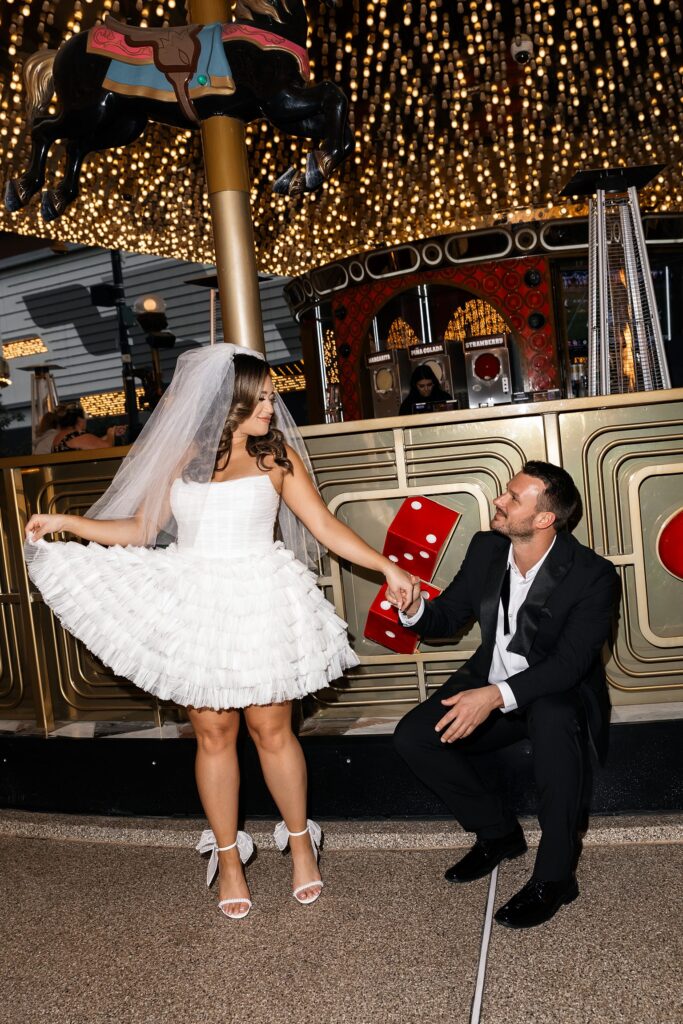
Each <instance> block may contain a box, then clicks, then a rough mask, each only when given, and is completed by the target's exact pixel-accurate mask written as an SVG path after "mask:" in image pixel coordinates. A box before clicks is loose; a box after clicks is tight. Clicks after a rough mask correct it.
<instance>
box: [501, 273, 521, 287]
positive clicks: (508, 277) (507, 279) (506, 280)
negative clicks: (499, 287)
mask: <svg viewBox="0 0 683 1024" xmlns="http://www.w3.org/2000/svg"><path fill="white" fill-rule="evenodd" d="M503 285H504V287H505V288H507V290H508V291H509V292H512V291H514V290H515V288H519V276H518V275H517V274H515V273H514V271H512V270H508V271H507V272H506V273H505V274H504V275H503Z"/></svg>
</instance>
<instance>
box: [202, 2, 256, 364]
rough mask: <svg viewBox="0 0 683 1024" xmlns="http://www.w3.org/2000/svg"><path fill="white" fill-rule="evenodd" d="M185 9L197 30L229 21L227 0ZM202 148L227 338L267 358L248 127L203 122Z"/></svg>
mask: <svg viewBox="0 0 683 1024" xmlns="http://www.w3.org/2000/svg"><path fill="white" fill-rule="evenodd" d="M187 10H188V17H189V21H190V23H192V24H195V25H208V24H211V23H212V22H215V21H220V22H224V21H228V20H229V13H228V4H227V3H225V0H188V2H187ZM202 145H203V147H204V167H205V169H206V184H207V188H208V190H209V202H210V204H211V223H212V228H213V244H214V251H215V254H216V273H217V275H218V291H219V295H220V303H221V320H222V323H223V337H224V339H225V341H230V342H233V344H235V345H243V346H244V347H245V348H251V349H255V350H256V351H257V352H263V353H265V350H266V347H265V341H264V337H263V320H262V318H261V300H260V297H259V286H258V271H257V269H256V254H255V249H254V229H253V226H252V222H251V209H250V205H249V164H248V161H247V150H246V146H245V142H244V125H243V124H242V122H241V121H238V120H237V119H235V118H232V117H210V118H208V120H206V121H202Z"/></svg>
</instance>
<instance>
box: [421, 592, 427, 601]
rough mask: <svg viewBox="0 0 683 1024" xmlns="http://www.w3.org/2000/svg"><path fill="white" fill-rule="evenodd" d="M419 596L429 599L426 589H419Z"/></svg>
mask: <svg viewBox="0 0 683 1024" xmlns="http://www.w3.org/2000/svg"><path fill="white" fill-rule="evenodd" d="M420 597H424V599H425V601H428V600H429V594H428V593H427V591H426V590H421V591H420Z"/></svg>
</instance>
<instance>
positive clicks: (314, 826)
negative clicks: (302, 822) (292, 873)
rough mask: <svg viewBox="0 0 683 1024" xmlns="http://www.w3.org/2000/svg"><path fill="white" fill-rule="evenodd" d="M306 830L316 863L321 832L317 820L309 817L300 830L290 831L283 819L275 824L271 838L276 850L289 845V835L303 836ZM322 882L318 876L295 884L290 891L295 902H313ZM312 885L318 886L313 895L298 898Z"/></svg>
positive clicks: (283, 848)
mask: <svg viewBox="0 0 683 1024" xmlns="http://www.w3.org/2000/svg"><path fill="white" fill-rule="evenodd" d="M307 832H308V834H309V836H310V838H311V846H312V847H313V853H314V854H315V859H316V863H318V862H319V861H320V844H321V842H322V837H323V834H322V830H321V828H320V825H319V824H318V823H317V821H311V819H310V818H308V819H307V821H306V828H305V829H304V830H303V831H302V832H290V831H289V829H288V828H287V826H286V825H285V823H284V821H281V822H280V824H279V825H276V826H275V831H274V832H273V839H274V840H275V845H276V846H277V848H278V850H281V851H282V853H284V852H285V850H286V849H287V847H288V846H289V837H290V836H303V835H305V834H306V833H307ZM324 884H325V883H324V882H323V881H322V880H321V879H320V878H316V880H315V881H314V882H305V883H304V884H303V885H297V887H296V889H294V891H293V892H292V896H293V897H294V899H295V900H296V901H297V903H302V904H308V903H315V901H316V900H317V899H318V897H319V896H320V893H321V892H322V890H323V885H324ZM314 885H317V886H320V888H319V889H318V891H317V893H316V894H315V896H309V897H308V899H306V900H302V899H299V893H300V892H303V891H304V890H305V889H311V888H312V887H313V886H314Z"/></svg>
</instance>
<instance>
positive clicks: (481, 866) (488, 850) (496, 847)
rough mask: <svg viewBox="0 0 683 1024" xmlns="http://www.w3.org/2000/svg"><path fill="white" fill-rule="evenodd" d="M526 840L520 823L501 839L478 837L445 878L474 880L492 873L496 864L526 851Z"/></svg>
mask: <svg viewBox="0 0 683 1024" xmlns="http://www.w3.org/2000/svg"><path fill="white" fill-rule="evenodd" d="M526 849H527V846H526V840H525V838H524V833H523V832H522V828H521V826H520V825H518V826H517V828H516V829H515V830H514V831H513V832H508V834H507V835H506V836H501V838H500V839H477V841H476V843H475V844H474V846H473V847H472V849H471V850H470V851H469V853H466V854H465V856H464V857H463V858H462V860H459V861H458V863H457V864H454V865H453V867H452V868H449V869H448V871H447V872H446V874H445V875H444V878H445V879H446V881H447V882H473V881H474V880H475V878H484V877H485V876H486V875H490V874H491V872H492V871H493V869H494V868H495V866H496V864H500V862H501V861H502V860H512V859H513V857H521V855H522V854H523V853H526Z"/></svg>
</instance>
